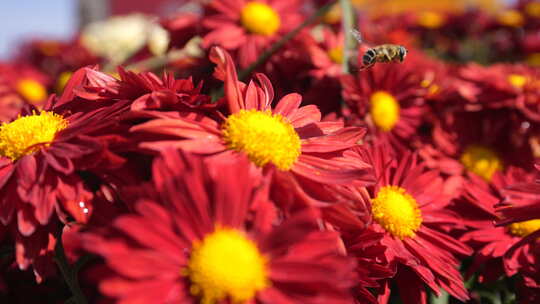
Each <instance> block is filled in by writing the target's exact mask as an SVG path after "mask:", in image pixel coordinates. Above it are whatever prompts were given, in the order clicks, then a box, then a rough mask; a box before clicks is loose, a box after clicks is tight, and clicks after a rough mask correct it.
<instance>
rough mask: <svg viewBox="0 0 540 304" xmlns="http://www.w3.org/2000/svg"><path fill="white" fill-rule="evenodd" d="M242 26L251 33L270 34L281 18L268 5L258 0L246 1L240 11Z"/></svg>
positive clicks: (277, 27) (275, 29)
mask: <svg viewBox="0 0 540 304" xmlns="http://www.w3.org/2000/svg"><path fill="white" fill-rule="evenodd" d="M240 22H241V23H242V26H243V27H244V28H245V29H246V30H248V31H249V32H251V33H253V34H259V35H265V36H271V35H273V34H274V33H276V32H277V30H278V29H279V26H280V25H281V20H280V18H279V15H278V14H277V12H276V11H275V10H274V9H273V8H272V7H270V6H268V5H267V4H264V3H260V2H256V1H253V2H248V3H247V4H246V5H245V6H244V8H243V9H242V12H241V13H240Z"/></svg>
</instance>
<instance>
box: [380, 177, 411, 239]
mask: <svg viewBox="0 0 540 304" xmlns="http://www.w3.org/2000/svg"><path fill="white" fill-rule="evenodd" d="M371 210H372V212H373V219H374V220H375V221H376V222H377V223H379V225H381V226H382V227H383V228H384V229H385V230H386V231H388V232H389V233H390V234H391V235H393V236H394V237H397V238H399V239H401V240H403V239H405V238H409V237H414V236H415V235H416V231H417V230H418V229H419V228H420V225H421V224H422V212H421V211H420V209H419V208H418V205H417V203H416V200H415V199H414V197H412V196H411V195H410V194H408V193H407V191H405V189H403V188H401V187H398V186H384V187H382V188H381V189H380V190H379V192H378V193H377V197H375V198H374V199H372V200H371Z"/></svg>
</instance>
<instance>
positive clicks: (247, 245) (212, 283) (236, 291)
mask: <svg viewBox="0 0 540 304" xmlns="http://www.w3.org/2000/svg"><path fill="white" fill-rule="evenodd" d="M267 262H268V261H267V258H266V257H265V256H263V255H262V254H261V253H260V252H259V249H258V248H257V245H256V244H255V243H254V242H253V241H251V240H249V239H248V238H246V236H245V235H244V234H243V233H242V232H241V231H238V230H235V229H223V228H218V229H216V231H214V232H213V233H211V234H209V235H207V236H206V237H205V238H204V239H203V240H202V242H197V243H195V244H194V246H193V251H192V253H191V257H190V259H189V263H188V266H187V269H185V270H184V271H185V273H186V275H187V276H189V279H190V281H191V287H190V292H191V294H192V295H194V296H199V297H200V298H201V303H202V304H215V303H221V301H224V300H226V299H230V301H231V303H235V304H236V303H238V304H239V303H245V302H247V301H250V300H252V299H253V298H254V297H255V294H256V293H257V292H258V291H260V290H263V289H265V288H266V287H268V286H269V285H270V281H269V280H268V271H267Z"/></svg>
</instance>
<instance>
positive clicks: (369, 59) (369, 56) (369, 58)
mask: <svg viewBox="0 0 540 304" xmlns="http://www.w3.org/2000/svg"><path fill="white" fill-rule="evenodd" d="M375 55H376V54H375V51H374V50H373V49H369V50H367V51H366V53H365V54H364V56H363V57H362V63H363V64H364V65H371V64H373V60H374V59H375Z"/></svg>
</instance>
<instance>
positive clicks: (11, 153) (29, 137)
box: [0, 111, 68, 161]
mask: <svg viewBox="0 0 540 304" xmlns="http://www.w3.org/2000/svg"><path fill="white" fill-rule="evenodd" d="M67 126H68V121H67V120H65V119H64V118H63V117H62V116H61V115H58V114H55V113H53V112H47V111H42V112H40V113H39V114H36V113H35V112H34V113H32V115H28V116H22V117H21V116H19V117H18V118H17V119H16V120H14V121H12V122H10V123H3V124H2V125H1V126H0V155H1V156H4V157H8V158H10V159H11V160H12V161H15V160H17V159H19V158H21V157H23V156H25V155H28V154H32V153H34V152H36V151H38V150H39V149H40V147H41V146H43V145H45V146H48V145H49V144H50V143H51V142H52V141H53V140H54V137H55V136H56V134H57V133H58V132H59V131H61V130H63V129H65V128H67Z"/></svg>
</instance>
